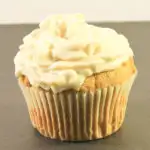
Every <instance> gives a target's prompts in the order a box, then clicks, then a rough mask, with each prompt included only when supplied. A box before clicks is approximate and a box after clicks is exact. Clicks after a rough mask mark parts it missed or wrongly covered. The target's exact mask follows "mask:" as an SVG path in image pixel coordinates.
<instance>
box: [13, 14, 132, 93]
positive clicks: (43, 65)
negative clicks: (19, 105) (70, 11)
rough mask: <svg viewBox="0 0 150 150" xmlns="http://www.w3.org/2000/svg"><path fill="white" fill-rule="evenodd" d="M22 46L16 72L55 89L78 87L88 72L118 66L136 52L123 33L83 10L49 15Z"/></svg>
mask: <svg viewBox="0 0 150 150" xmlns="http://www.w3.org/2000/svg"><path fill="white" fill-rule="evenodd" d="M19 49H20V51H19V52H18V53H17V55H16V56H15V58H14V63H15V74H16V76H17V77H20V76H22V75H24V76H26V77H27V78H28V80H29V82H30V84H31V85H33V86H37V87H42V88H44V89H45V90H49V89H50V88H51V89H52V91H53V92H54V93H58V92H61V91H64V90H67V89H76V90H78V89H79V88H80V86H81V85H82V83H83V82H84V80H85V79H86V78H87V77H88V76H90V75H92V74H94V73H100V72H104V71H109V70H113V69H116V68H117V67H119V66H120V65H121V64H122V63H123V62H125V61H127V60H128V59H129V58H130V57H132V56H133V52H132V49H131V48H130V46H129V43H128V40H127V39H126V38H125V37H124V36H123V35H122V34H118V33H117V32H116V31H114V30H113V29H110V28H102V27H96V26H93V25H90V24H87V23H86V21H85V19H84V16H82V15H80V14H74V15H54V16H50V17H48V18H46V19H45V20H44V21H43V22H41V23H40V25H39V28H38V29H35V30H33V31H32V32H31V33H30V34H28V35H27V36H25V37H24V38H23V44H22V45H21V46H20V47H19Z"/></svg>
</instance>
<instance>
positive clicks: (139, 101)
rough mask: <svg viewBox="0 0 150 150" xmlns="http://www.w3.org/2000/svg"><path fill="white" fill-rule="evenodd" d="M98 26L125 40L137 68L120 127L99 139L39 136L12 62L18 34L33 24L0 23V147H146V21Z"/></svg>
mask: <svg viewBox="0 0 150 150" xmlns="http://www.w3.org/2000/svg"><path fill="white" fill-rule="evenodd" d="M101 25H102V26H107V27H112V28H114V29H116V30H117V31H118V32H122V33H123V34H124V35H125V36H126V37H127V38H128V39H129V41H130V44H131V47H132V49H133V50H134V53H135V61H136V65H137V68H138V71H139V73H138V77H137V79H136V82H135V84H134V86H133V88H132V92H131V94H130V97H129V103H128V108H127V113H126V119H125V122H124V124H123V126H122V128H121V130H119V132H117V133H116V134H114V135H112V136H110V137H108V138H106V139H103V140H96V141H92V142H80V143H71V142H70V143H68V142H60V141H56V140H49V139H46V138H43V137H42V136H40V135H39V134H38V133H37V132H36V131H35V130H34V129H33V128H32V126H31V124H30V120H29V116H28V112H27V108H26V103H25V101H24V98H23V96H22V94H21V91H20V89H19V87H18V85H17V81H16V79H15V77H14V64H13V58H14V56H15V54H16V52H17V51H18V45H20V44H21V39H22V37H23V36H24V35H25V34H27V33H29V32H30V31H31V30H32V29H33V28H35V27H36V25H0V150H70V149H72V150H77V149H78V150H90V149H93V150H149V149H150V95H149V93H150V86H149V85H150V80H149V78H150V23H107V24H101Z"/></svg>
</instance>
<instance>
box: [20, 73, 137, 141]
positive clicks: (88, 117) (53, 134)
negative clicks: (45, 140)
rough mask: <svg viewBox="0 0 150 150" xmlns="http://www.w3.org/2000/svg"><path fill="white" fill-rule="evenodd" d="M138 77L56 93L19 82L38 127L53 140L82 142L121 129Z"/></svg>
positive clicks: (34, 122)
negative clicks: (80, 89) (109, 84)
mask: <svg viewBox="0 0 150 150" xmlns="http://www.w3.org/2000/svg"><path fill="white" fill-rule="evenodd" d="M135 76H136V75H133V76H132V77H131V78H130V79H129V80H128V81H126V82H124V83H123V84H122V85H116V86H109V87H107V88H101V89H97V90H96V91H95V92H76V91H71V90H70V91H67V92H61V93H59V94H53V93H52V92H50V91H45V90H43V89H40V88H36V87H26V86H25V85H24V84H23V83H21V82H19V84H20V87H21V89H22V92H23V94H24V97H25V99H26V102H27V106H28V111H29V114H30V118H31V122H32V125H33V127H34V128H36V129H37V130H38V131H39V132H40V133H41V134H42V135H44V136H46V137H50V138H52V139H61V140H68V141H79V140H92V139H99V138H103V137H106V136H108V135H111V134H112V133H114V132H116V131H117V130H118V129H119V128H120V126H121V125H122V123H123V120H124V117H125V111H126V106H127V101H128V95H129V92H130V89H131V86H132V84H133V81H134V78H135Z"/></svg>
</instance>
